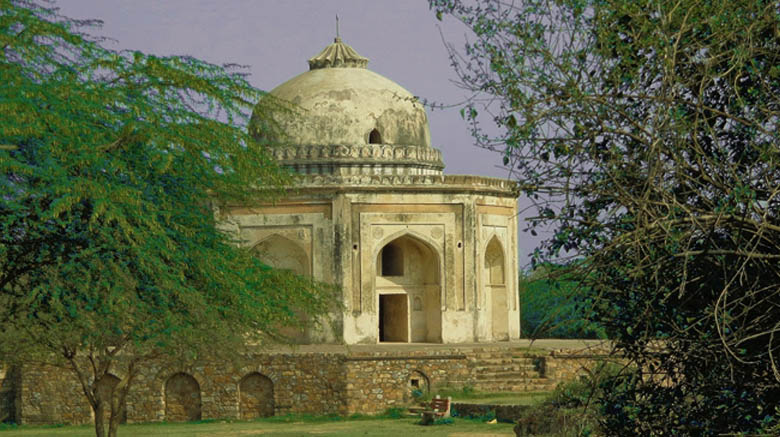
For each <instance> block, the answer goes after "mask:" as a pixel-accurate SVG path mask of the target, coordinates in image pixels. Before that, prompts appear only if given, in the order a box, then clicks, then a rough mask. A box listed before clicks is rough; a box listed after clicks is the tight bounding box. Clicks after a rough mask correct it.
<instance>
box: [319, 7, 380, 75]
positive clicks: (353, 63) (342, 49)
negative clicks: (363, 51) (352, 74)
mask: <svg viewBox="0 0 780 437" xmlns="http://www.w3.org/2000/svg"><path fill="white" fill-rule="evenodd" d="M338 17H339V16H338V15H336V39H335V40H334V41H333V44H330V45H328V46H327V47H325V49H324V50H322V51H321V52H320V54H319V55H317V56H315V57H313V58H311V59H309V70H316V69H318V68H366V65H368V58H364V57H363V56H360V55H358V54H357V52H356V51H355V49H353V48H352V47H350V46H348V45H347V44H344V43H343V42H342V41H341V36H340V35H339V18H338Z"/></svg>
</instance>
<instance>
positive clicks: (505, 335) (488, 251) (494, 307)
mask: <svg viewBox="0 0 780 437" xmlns="http://www.w3.org/2000/svg"><path fill="white" fill-rule="evenodd" d="M484 272H485V285H486V287H485V288H486V289H487V290H485V291H487V293H488V296H489V297H490V308H491V318H492V323H491V331H492V335H493V339H494V340H508V339H509V300H508V299H507V298H508V296H507V293H506V277H505V264H504V249H503V248H502V247H501V243H500V242H499V241H498V238H497V237H495V236H494V237H493V238H492V239H491V240H490V242H489V243H488V244H487V247H486V248H485V270H484Z"/></svg>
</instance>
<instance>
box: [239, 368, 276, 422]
mask: <svg viewBox="0 0 780 437" xmlns="http://www.w3.org/2000/svg"><path fill="white" fill-rule="evenodd" d="M238 396H239V401H238V411H239V415H240V417H241V419H242V420H249V419H256V418H258V417H270V416H273V415H274V383H273V381H271V379H270V378H268V377H267V376H265V375H263V374H261V373H258V372H253V373H250V374H248V375H246V376H245V377H244V378H242V379H241V382H239V384H238Z"/></svg>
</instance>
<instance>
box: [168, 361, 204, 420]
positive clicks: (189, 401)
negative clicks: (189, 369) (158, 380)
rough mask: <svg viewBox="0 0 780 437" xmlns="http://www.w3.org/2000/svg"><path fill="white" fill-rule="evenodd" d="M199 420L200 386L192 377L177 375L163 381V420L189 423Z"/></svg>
mask: <svg viewBox="0 0 780 437" xmlns="http://www.w3.org/2000/svg"><path fill="white" fill-rule="evenodd" d="M200 419H201V402H200V384H198V381H196V380H195V378H193V377H192V375H188V374H186V373H177V374H175V375H173V376H171V377H170V378H168V380H167V381H165V420H166V421H168V422H191V421H194V420H200Z"/></svg>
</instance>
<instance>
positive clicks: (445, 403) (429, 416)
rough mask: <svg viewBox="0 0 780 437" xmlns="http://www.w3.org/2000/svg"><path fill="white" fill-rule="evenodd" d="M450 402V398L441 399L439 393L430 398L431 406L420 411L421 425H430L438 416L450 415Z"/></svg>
mask: <svg viewBox="0 0 780 437" xmlns="http://www.w3.org/2000/svg"><path fill="white" fill-rule="evenodd" d="M451 404H452V398H450V397H448V398H447V399H442V398H440V397H439V395H436V397H435V398H434V399H431V406H430V408H429V409H426V410H425V411H423V412H422V422H421V424H422V425H431V424H433V421H434V420H436V418H438V417H450V406H451Z"/></svg>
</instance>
